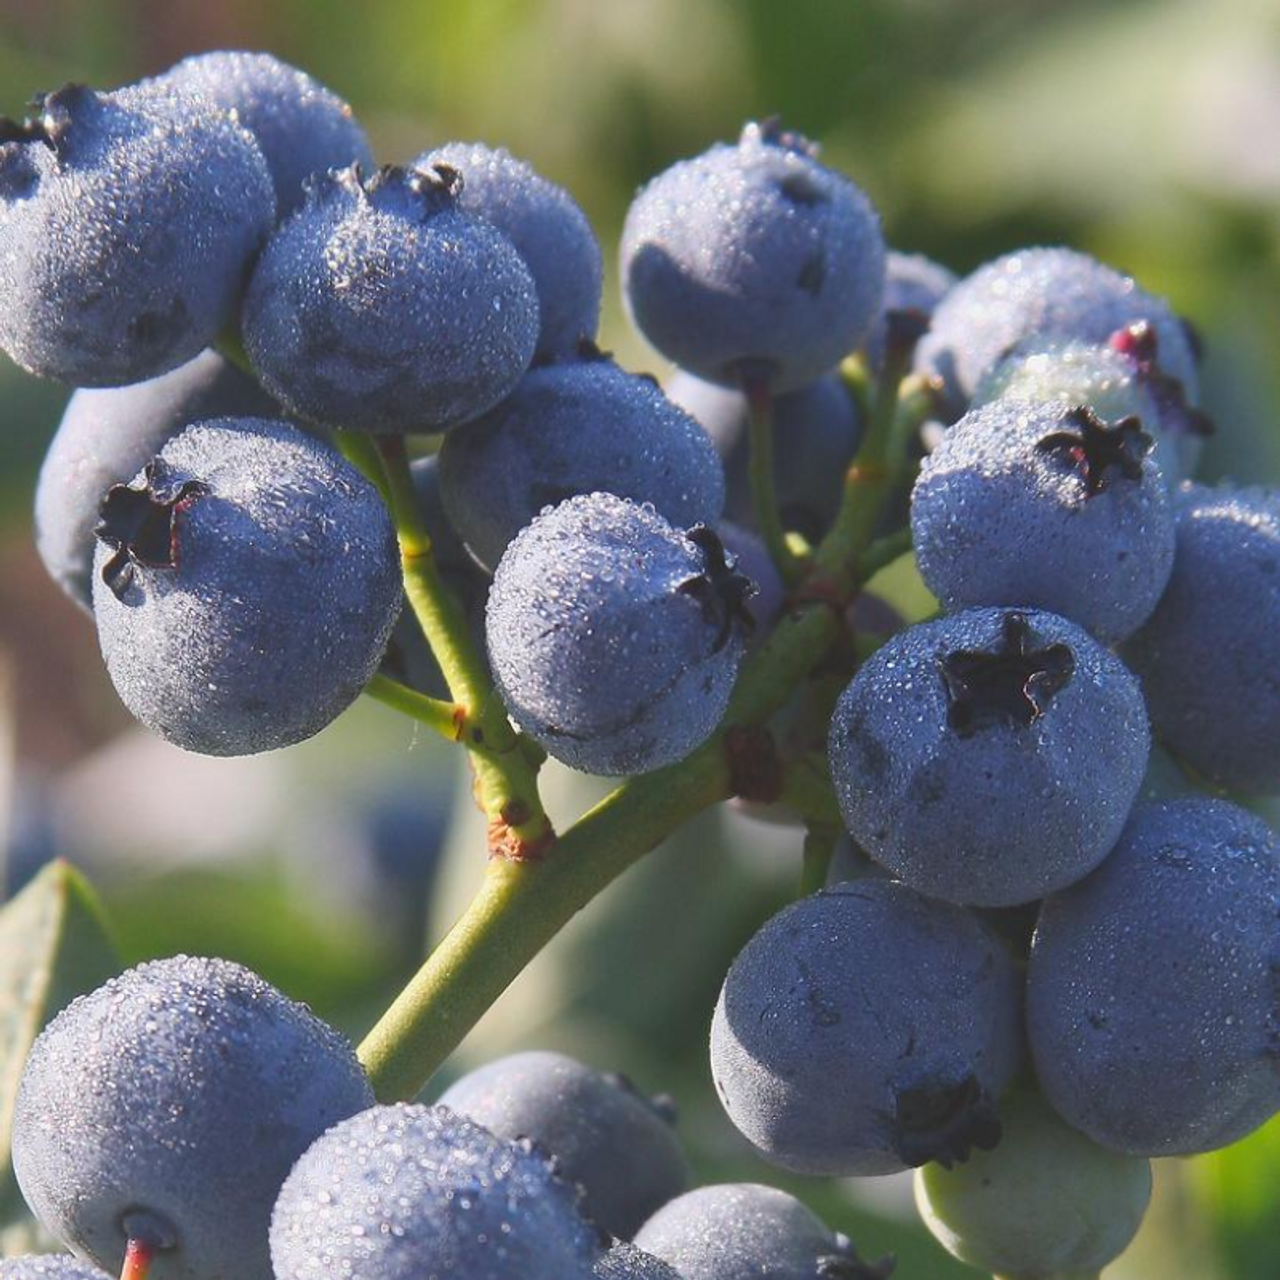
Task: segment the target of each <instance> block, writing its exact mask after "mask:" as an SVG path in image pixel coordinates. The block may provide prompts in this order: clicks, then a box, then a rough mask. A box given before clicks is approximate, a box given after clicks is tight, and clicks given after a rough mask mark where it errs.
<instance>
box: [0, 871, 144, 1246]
mask: <svg viewBox="0 0 1280 1280" xmlns="http://www.w3.org/2000/svg"><path fill="white" fill-rule="evenodd" d="M119 968H120V964H119V961H118V959H117V957H116V951H115V947H114V946H113V945H112V942H111V939H110V938H109V937H108V935H107V929H106V925H105V922H104V920H103V917H102V912H101V909H100V908H99V906H98V901H97V898H96V896H95V895H94V892H93V890H92V888H90V886H89V884H88V882H87V881H86V880H85V879H84V877H83V876H81V875H80V873H79V872H78V871H76V870H75V868H74V867H72V866H70V865H69V864H68V863H66V862H52V863H50V864H49V865H48V866H47V867H45V869H44V870H43V871H41V872H40V874H39V875H38V876H37V877H36V878H35V879H34V880H33V881H32V882H31V883H30V884H29V885H28V886H27V887H26V888H25V889H24V890H23V891H22V892H21V893H20V894H19V895H18V896H17V897H16V898H14V899H13V900H12V901H11V902H9V903H7V904H6V905H5V906H4V907H3V908H2V909H0V1232H3V1233H4V1238H5V1239H6V1240H7V1239H8V1231H9V1229H10V1228H11V1227H12V1228H14V1229H18V1228H21V1227H24V1226H25V1224H26V1223H27V1221H28V1216H27V1211H26V1208H25V1206H24V1204H23V1200H22V1195H21V1193H20V1192H19V1191H18V1187H17V1183H16V1181H15V1180H14V1177H13V1165H12V1161H11V1159H10V1151H9V1146H10V1136H11V1130H12V1125H13V1105H14V1100H15V1099H16V1097H17V1093H18V1082H19V1081H20V1080H21V1079H22V1068H23V1066H24V1064H25V1063H26V1060H27V1054H28V1052H29V1051H30V1049H31V1045H32V1042H33V1041H34V1040H35V1038H36V1036H37V1035H39V1034H40V1030H41V1028H42V1027H43V1026H44V1025H45V1023H47V1022H48V1021H49V1019H50V1018H52V1017H53V1016H54V1014H56V1013H57V1012H58V1011H59V1010H60V1009H62V1008H64V1007H65V1006H66V1005H68V1004H70V1003H71V1001H72V1000H73V999H74V998H75V997H76V996H78V995H80V994H81V993H82V992H84V991H89V990H92V989H93V988H95V987H98V986H101V985H102V983H104V982H105V981H106V980H107V979H108V978H110V977H112V976H113V975H114V974H116V973H117V972H118V971H119Z"/></svg>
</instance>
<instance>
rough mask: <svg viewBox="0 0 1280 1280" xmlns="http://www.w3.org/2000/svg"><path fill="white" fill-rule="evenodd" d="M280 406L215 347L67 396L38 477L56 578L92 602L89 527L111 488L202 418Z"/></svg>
mask: <svg viewBox="0 0 1280 1280" xmlns="http://www.w3.org/2000/svg"><path fill="white" fill-rule="evenodd" d="M277 413H279V406H278V405H276V404H275V403H274V401H272V399H271V397H270V396H268V395H267V394H266V393H265V392H264V391H263V390H262V389H261V388H260V387H259V386H258V384H257V383H256V382H254V381H253V379H252V378H250V377H248V376H247V375H246V374H243V373H241V372H240V370H239V369H237V368H236V367H235V365H233V364H231V363H229V362H228V361H226V360H224V359H223V358H222V357H221V356H220V355H218V354H216V353H215V352H213V351H205V352H202V353H201V354H200V355H198V356H196V358H195V359H194V360H190V361H188V362H187V363H186V364H184V365H182V366H181V367H180V368H177V369H174V370H172V371H171V372H169V373H164V374H161V375H160V377H158V378H151V379H149V380H148V381H146V382H140V383H138V384H137V385H136V386H132V387H113V388H106V389H98V388H88V389H82V390H80V391H77V392H76V393H75V394H74V395H73V396H72V397H71V399H70V400H69V401H68V403H67V408H66V411H65V412H64V413H63V415H62V421H61V423H59V425H58V430H57V431H56V432H55V434H54V437H53V440H52V441H51V443H50V445H49V451H48V453H47V454H45V459H44V465H43V466H42V467H41V468H40V479H39V482H38V483H37V485H36V513H35V515H36V549H37V550H38V551H39V552H40V558H41V560H43V561H44V567H45V568H46V569H48V571H49V574H50V576H51V577H52V578H53V580H54V581H55V582H56V583H57V584H58V585H59V586H60V587H61V588H62V589H63V591H65V592H66V593H67V595H69V596H70V597H71V599H72V600H74V601H75V602H76V603H77V604H79V605H81V606H82V607H83V608H84V609H86V610H92V608H93V551H94V547H95V545H96V543H95V540H94V536H93V531H94V528H95V527H96V525H97V523H98V518H99V516H98V504H99V503H100V502H101V501H102V499H103V497H104V496H105V495H106V492H107V490H108V489H110V488H111V486H112V485H116V484H128V482H129V481H130V480H132V479H133V477H134V476H135V475H137V474H138V472H139V471H140V470H141V469H142V468H143V467H144V466H145V465H146V464H147V463H148V462H149V461H150V460H151V459H152V458H154V457H155V455H156V454H157V453H159V452H160V450H161V449H162V448H163V447H164V446H165V445H166V444H167V443H168V442H169V441H170V440H171V439H172V438H173V437H174V436H176V435H178V434H179V433H180V432H181V431H183V430H184V429H185V428H186V427H187V426H189V425H190V424H191V423H193V422H197V421H199V420H200V419H201V418H221V417H262V418H268V417H272V416H273V415H274V414H277Z"/></svg>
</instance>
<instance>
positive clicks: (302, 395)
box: [241, 166, 538, 432]
mask: <svg viewBox="0 0 1280 1280" xmlns="http://www.w3.org/2000/svg"><path fill="white" fill-rule="evenodd" d="M458 190H459V184H458V175H457V174H456V172H454V171H453V170H451V169H444V168H442V169H440V170H438V171H434V170H433V171H432V172H431V173H420V172H418V171H416V170H413V169H382V170H380V171H379V172H378V173H377V174H375V175H374V176H373V177H372V178H370V179H369V180H368V181H367V182H364V181H362V180H361V177H360V171H359V168H358V166H353V167H352V168H350V169H344V170H341V171H338V172H335V173H332V174H328V175H326V176H325V177H323V178H318V179H317V180H316V182H315V183H314V184H313V185H312V186H311V188H310V191H309V194H308V198H307V201H306V203H305V204H304V205H303V207H302V208H301V209H300V210H299V211H298V212H297V213H296V214H294V216H293V217H292V218H290V219H289V221H288V222H286V223H285V224H284V225H283V226H281V227H280V228H279V229H278V230H277V231H276V233H275V235H274V236H273V237H272V238H271V240H270V241H269V243H268V244H267V247H266V249H265V250H263V253H262V256H261V257H260V258H259V260H258V265H257V267H256V268H255V270H254V273H253V278H252V280H251V281H250V282H249V290H248V293H247V295H246V297H245V305H244V311H243V314H242V317H241V323H242V325H243V329H244V343H245V349H246V350H247V351H248V353H249V359H250V360H251V361H252V362H253V367H254V369H255V370H256V371H257V373H258V375H259V377H260V378H261V379H262V383H263V385H264V386H265V387H266V388H267V390H268V391H269V392H271V394H272V395H273V396H275V397H276V398H277V399H278V400H279V401H280V402H281V403H282V404H284V405H286V406H287V407H288V408H289V409H291V410H292V411H293V412H295V413H297V414H299V415H301V416H302V417H304V418H310V419H312V420H313V421H316V422H321V423H325V424H326V425H329V426H334V427H352V428H358V429H360V430H363V431H377V432H402V431H443V430H445V429H446V428H448V427H451V426H454V425H456V424H457V423H459V422H465V421H466V420H467V419H469V418H474V417H476V416H477V415H478V414H481V413H483V412H484V411H485V410H486V409H489V408H491V407H492V406H493V405H495V404H497V402H498V401H499V400H501V399H502V398H503V397H504V396H506V395H507V394H508V393H509V392H510V391H511V390H512V388H514V386H515V385H516V383H517V382H518V381H519V380H520V378H521V376H522V375H523V374H524V371H525V370H526V369H527V368H528V366H529V361H530V359H531V358H532V356H533V348H534V341H535V339H536V337H537V334H538V300H537V296H536V294H535V293H534V287H533V280H532V279H531V278H530V275H529V272H528V270H527V269H526V267H525V265H524V263H523V262H522V261H521V260H520V257H519V255H518V254H517V253H516V251H515V250H514V249H513V248H512V247H511V244H510V243H509V241H507V240H506V238H505V237H504V236H502V235H500V234H499V233H498V232H497V231H496V230H494V228H493V227H492V226H490V225H489V224H488V223H487V222H483V221H481V220H480V219H479V218H474V217H471V216H470V215H469V214H466V213H464V212H463V211H462V210H461V209H459V208H458V202H457V201H458Z"/></svg>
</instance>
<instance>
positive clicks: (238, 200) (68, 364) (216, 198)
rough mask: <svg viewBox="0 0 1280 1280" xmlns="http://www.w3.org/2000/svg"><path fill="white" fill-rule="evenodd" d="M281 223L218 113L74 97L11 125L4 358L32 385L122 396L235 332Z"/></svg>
mask: <svg viewBox="0 0 1280 1280" xmlns="http://www.w3.org/2000/svg"><path fill="white" fill-rule="evenodd" d="M274 217H275V197H274V194H273V193H272V189H271V178H270V176H269V174H268V173H267V167H266V164H265V162H264V161H263V158H262V153H261V152H260V151H259V150H258V147H257V144H256V143H255V142H254V141H253V138H252V137H251V136H250V135H249V134H248V133H247V132H246V131H245V130H244V129H242V128H241V127H240V126H239V125H238V124H236V122H235V121H234V120H232V119H231V118H229V117H228V116H225V115H221V114H218V113H216V112H213V111H210V110H208V109H198V108H195V107H193V109H192V110H190V111H187V112H183V113H180V114H179V113H169V112H160V113H157V111H156V103H155V102H154V101H153V100H151V99H150V98H149V96H148V95H147V94H145V93H141V92H140V91H138V90H136V89H125V90H121V91H119V92H118V93H95V92H94V91H93V90H92V89H87V88H85V87H84V86H83V85H67V86H66V87H65V88H62V89H59V90H57V92H55V93H50V94H46V95H44V96H43V97H40V98H37V99H36V101H35V103H34V104H33V114H32V115H31V116H30V117H29V118H28V119H27V121H26V122H25V123H24V124H16V123H15V122H13V121H9V120H5V121H0V297H3V299H4V305H3V306H0V347H3V348H4V350H5V351H7V352H8V353H9V355H10V356H12V358H13V359H14V360H15V361H16V362H17V363H18V364H19V365H21V366H22V367H23V368H24V369H26V370H27V371H28V372H30V373H36V374H41V375H43V376H45V377H52V378H61V379H62V380H64V381H66V382H73V383H75V384H76V385H77V386H82V387H104V386H106V387H110V386H122V385H124V384H126V383H133V382H140V381H141V380H142V379H144V378H150V377H154V376H155V375H156V374H158V373H164V372H165V371H166V370H169V369H174V368H177V366H178V365H180V364H183V363H184V362H185V361H187V360H190V359H191V358H192V357H193V356H195V355H197V354H198V353H199V352H200V351H201V350H203V349H204V348H205V347H207V346H209V345H210V343H212V342H213V340H214V339H215V338H216V337H217V335H218V334H219V332H220V331H221V330H222V329H223V328H224V326H225V325H226V324H227V323H228V321H230V320H231V319H232V316H233V314H234V310H235V307H236V305H237V303H238V302H239V299H240V293H241V290H242V288H243V285H244V279H245V273H246V271H247V270H248V268H249V264H250V262H251V260H252V258H253V255H254V254H255V253H256V252H257V250H258V248H259V246H260V245H261V244H262V242H263V240H264V239H265V238H266V235H267V233H268V232H269V231H270V228H271V225H272V222H273V220H274Z"/></svg>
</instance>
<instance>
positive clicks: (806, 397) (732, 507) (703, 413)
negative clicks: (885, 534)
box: [667, 371, 862, 543]
mask: <svg viewBox="0 0 1280 1280" xmlns="http://www.w3.org/2000/svg"><path fill="white" fill-rule="evenodd" d="M667 395H668V396H670V397H671V399H672V400H673V401H674V402H675V403H676V404H678V405H679V406H680V407H681V408H682V409H684V410H685V411H686V412H688V413H691V414H692V415H693V416H694V417H695V418H697V420H698V421H699V422H700V423H701V424H702V427H703V429H704V430H705V431H706V433H707V435H709V436H710V437H711V441H712V443H713V444H714V445H715V448H716V452H717V453H718V454H719V455H720V458H721V460H722V461H723V463H724V471H725V485H726V492H725V503H724V511H725V518H726V519H728V520H732V521H734V522H735V523H737V524H740V525H742V526H743V527H745V528H747V529H753V528H754V527H755V523H756V513H755V504H754V501H753V500H752V497H751V481H750V477H749V475H748V470H747V467H748V462H749V453H750V450H749V448H748V446H747V436H748V426H749V416H750V415H749V411H748V407H747V397H746V396H745V395H744V394H743V393H742V392H741V391H736V390H734V389H732V388H730V387H718V386H716V385H715V383H713V382H704V381H703V380H702V379H701V378H695V377H694V376H693V375H692V374H691V373H684V372H683V371H681V372H678V373H677V374H676V375H675V377H674V378H672V379H671V382H670V383H669V384H668V386H667ZM772 412H773V487H774V493H775V494H776V495H777V500H778V514H779V515H780V516H781V517H782V525H783V528H785V529H794V530H795V531H796V532H797V533H800V534H802V535H803V536H804V537H805V538H807V539H808V540H809V541H810V542H815V543H816V542H817V541H818V540H819V539H820V538H821V537H822V535H823V534H825V533H826V532H827V530H828V529H830V527H831V523H832V521H833V520H834V519H835V517H836V512H837V511H838V510H839V508H840V498H841V496H842V495H843V493H844V477H845V472H846V471H848V469H849V463H850V462H852V461H853V455H854V453H856V452H857V448H858V441H859V439H860V438H861V436H862V421H861V419H860V418H859V415H858V409H857V406H856V405H855V404H854V401H853V397H852V396H850V395H849V393H848V392H847V391H846V390H845V388H844V385H843V384H842V383H841V381H840V379H839V378H838V377H836V376H835V375H834V374H833V375H830V376H828V377H825V378H819V379H818V381H817V382H811V383H809V385H808V386H805V387H801V388H799V389H798V390H796V391H791V392H788V393H787V394H786V395H781V396H777V397H776V398H775V399H774V402H773V410H772Z"/></svg>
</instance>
